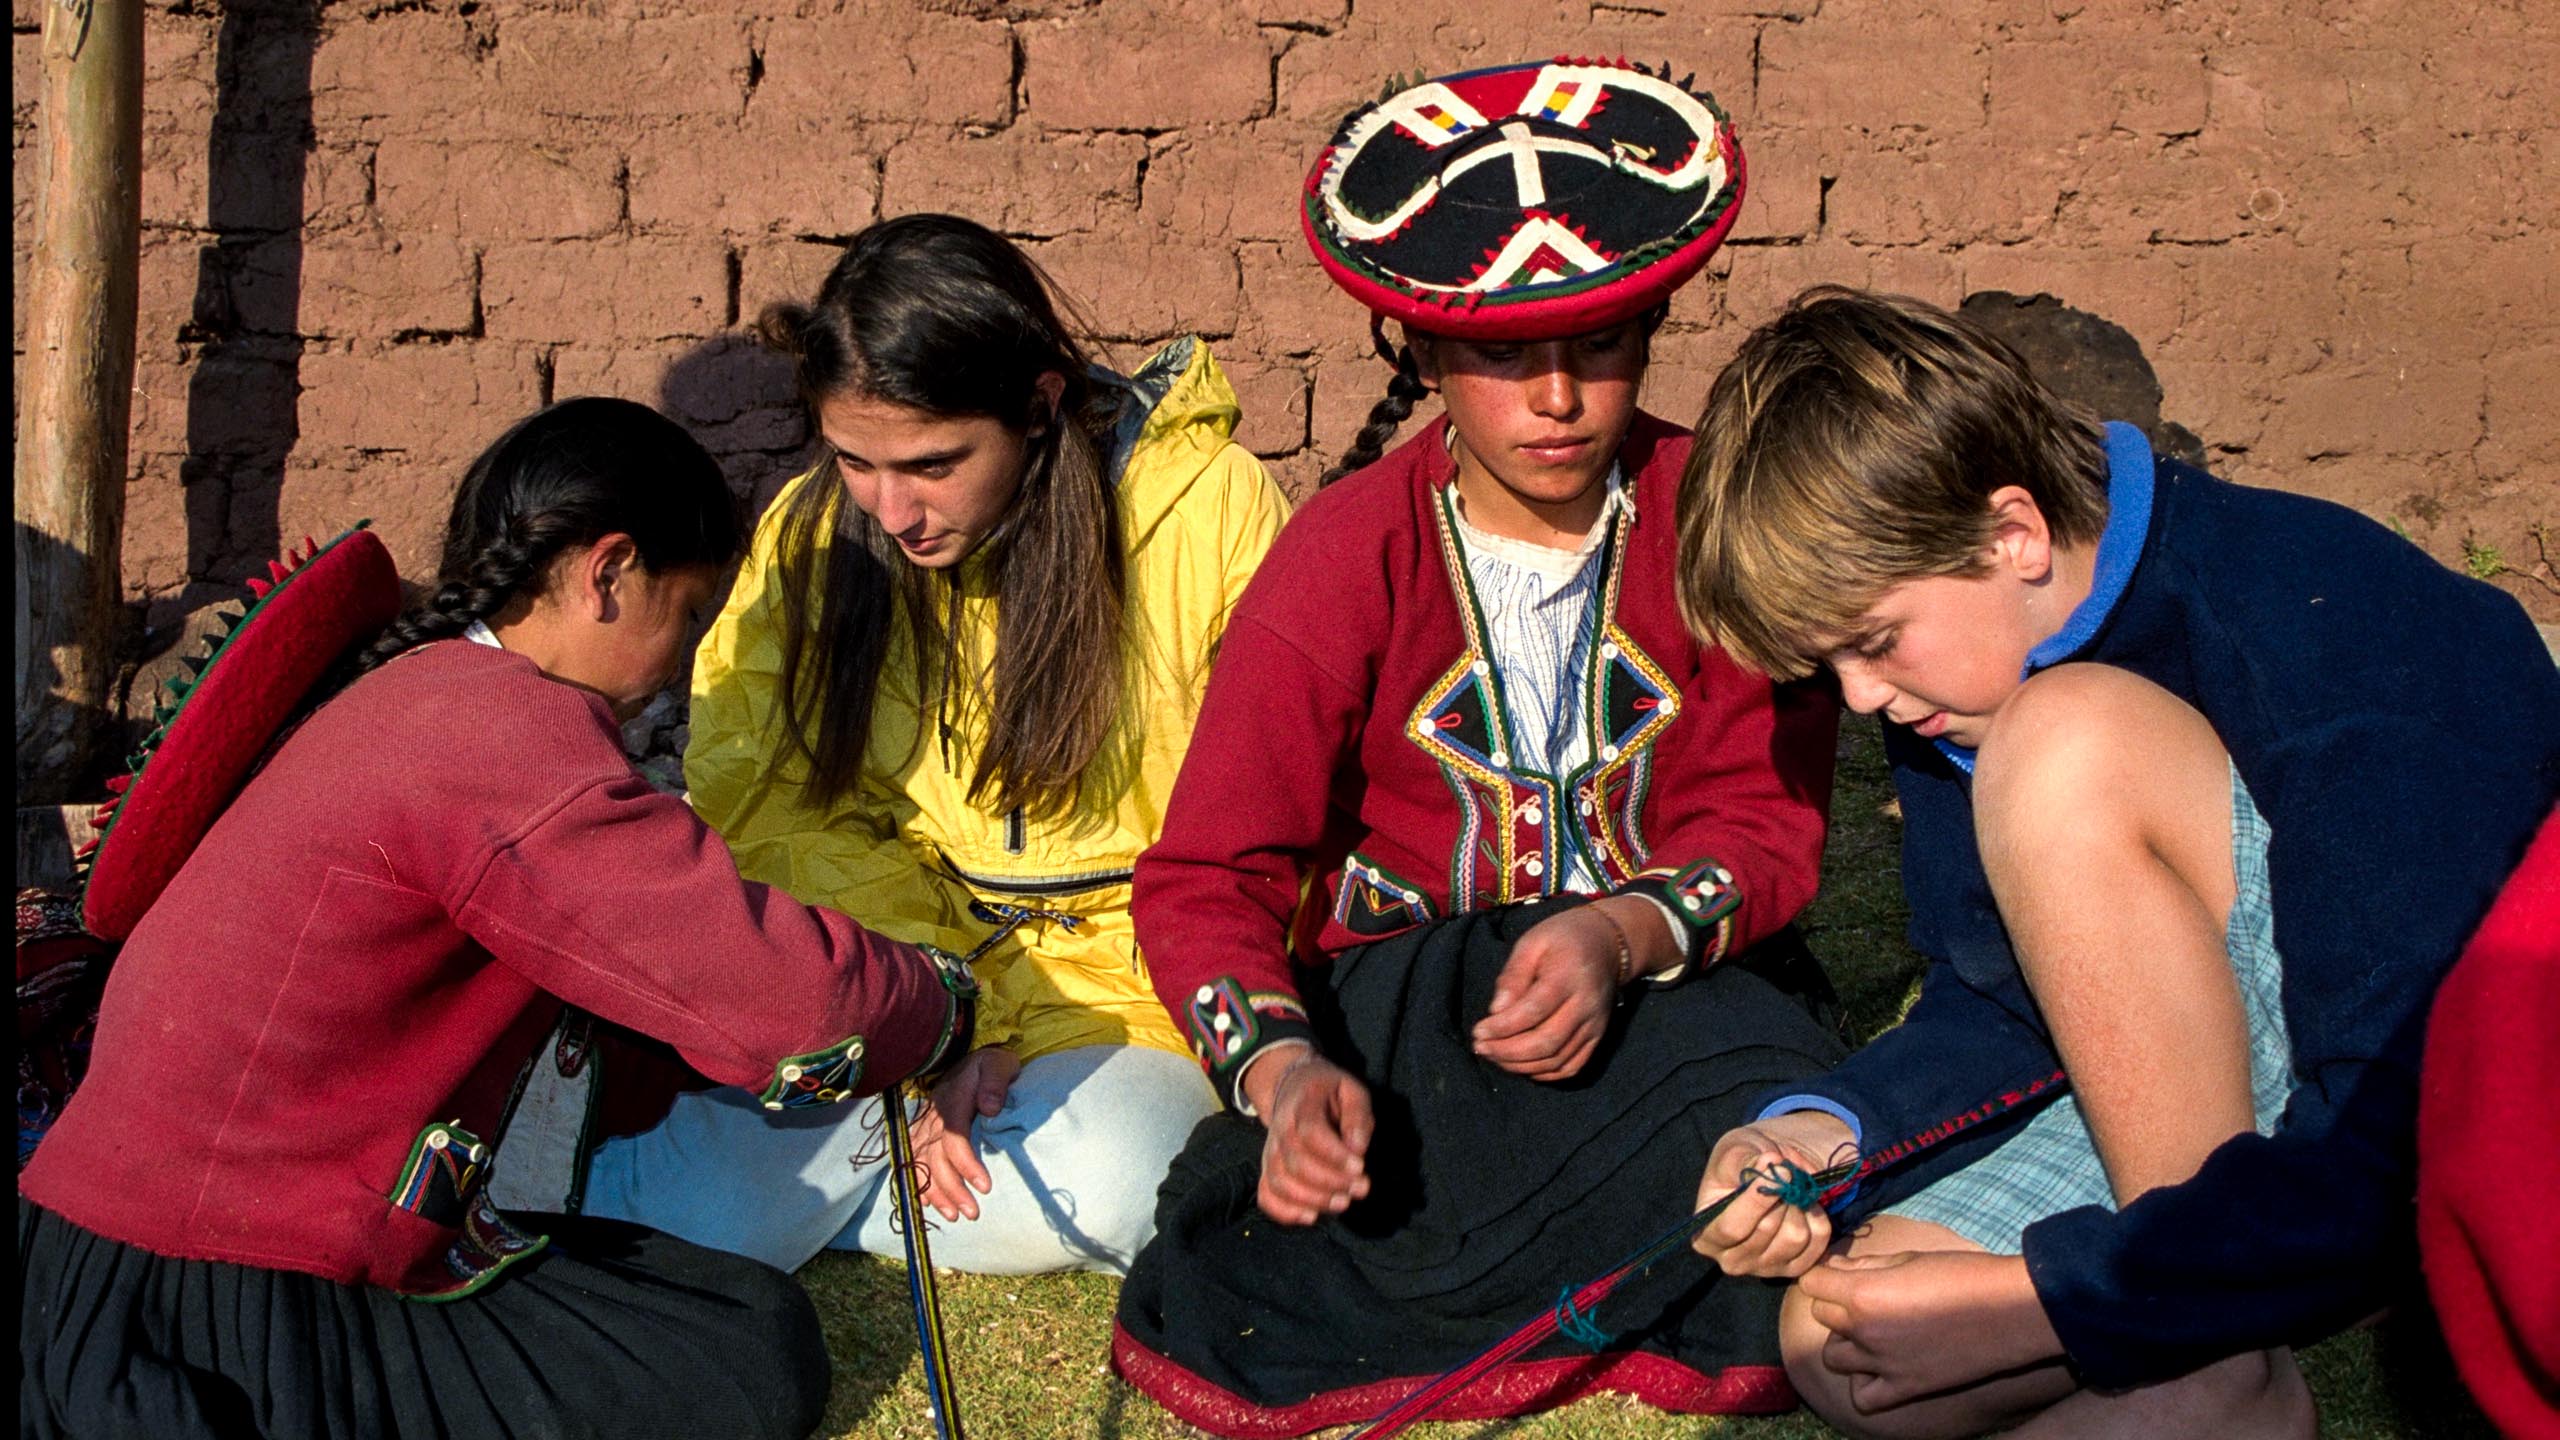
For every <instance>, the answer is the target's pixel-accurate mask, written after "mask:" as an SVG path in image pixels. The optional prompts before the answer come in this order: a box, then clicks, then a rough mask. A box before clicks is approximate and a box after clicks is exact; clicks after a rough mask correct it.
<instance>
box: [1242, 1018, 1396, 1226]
mask: <svg viewBox="0 0 2560 1440" xmlns="http://www.w3.org/2000/svg"><path fill="white" fill-rule="evenodd" d="M1295 1048H1297V1049H1298V1050H1299V1051H1300V1052H1301V1053H1299V1054H1298V1055H1295V1056H1274V1057H1273V1058H1272V1059H1271V1060H1270V1061H1268V1062H1265V1063H1264V1064H1262V1065H1258V1066H1256V1067H1255V1069H1254V1071H1252V1072H1248V1073H1247V1075H1246V1077H1245V1081H1246V1085H1247V1088H1248V1089H1249V1090H1252V1091H1254V1092H1258V1093H1254V1094H1251V1095H1249V1096H1248V1097H1247V1098H1248V1099H1250V1100H1251V1101H1252V1102H1253V1108H1254V1109H1255V1111H1256V1112H1258V1113H1259V1114H1260V1115H1261V1116H1262V1123H1263V1127H1264V1129H1265V1131H1266V1133H1265V1135H1264V1138H1263V1142H1262V1187H1261V1191H1260V1193H1259V1195H1258V1196H1257V1197H1256V1198H1257V1199H1258V1200H1259V1201H1260V1202H1261V1205H1262V1213H1263V1214H1265V1215H1268V1216H1270V1217H1271V1218H1272V1219H1274V1220H1277V1221H1279V1222H1280V1223H1281V1224H1283V1225H1313V1224H1314V1223H1316V1221H1318V1220H1319V1219H1322V1218H1323V1217H1324V1216H1327V1215H1339V1214H1341V1213H1342V1212H1343V1211H1345V1210H1347V1209H1349V1208H1351V1202H1352V1201H1354V1200H1357V1199H1359V1198H1360V1197H1361V1196H1363V1195H1366V1194H1368V1193H1369V1175H1368V1170H1367V1165H1366V1159H1365V1157H1366V1156H1367V1154H1368V1150H1369V1135H1370V1132H1371V1130H1372V1129H1373V1128H1374V1121H1373V1119H1372V1117H1371V1115H1370V1111H1369V1091H1368V1088H1367V1087H1365V1086H1363V1085H1362V1084H1361V1083H1360V1082H1359V1081H1358V1080H1356V1079H1354V1078H1353V1077H1352V1075H1351V1072H1349V1071H1347V1070H1345V1069H1343V1068H1342V1067H1341V1066H1339V1065H1336V1064H1334V1063H1333V1062H1332V1061H1330V1060H1327V1059H1325V1058H1324V1057H1323V1056H1322V1055H1319V1054H1317V1053H1316V1052H1315V1047H1313V1046H1299V1047H1295ZM1275 1067H1276V1068H1275ZM1264 1073H1269V1074H1270V1077H1271V1078H1269V1079H1267V1080H1266V1079H1264V1078H1263V1075H1264Z"/></svg>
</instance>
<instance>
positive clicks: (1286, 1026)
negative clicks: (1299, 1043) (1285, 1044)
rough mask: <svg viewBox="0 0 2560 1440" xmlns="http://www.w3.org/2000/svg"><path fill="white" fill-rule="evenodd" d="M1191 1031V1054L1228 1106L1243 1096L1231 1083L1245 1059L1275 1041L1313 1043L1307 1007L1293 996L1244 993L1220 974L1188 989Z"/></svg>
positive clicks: (1187, 1017) (1239, 1075)
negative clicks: (1203, 983)
mask: <svg viewBox="0 0 2560 1440" xmlns="http://www.w3.org/2000/svg"><path fill="white" fill-rule="evenodd" d="M1183 1019H1184V1022H1185V1028H1187V1029H1189V1030H1190V1032H1191V1052H1192V1053H1193V1054H1195V1055H1197V1056H1199V1057H1200V1063H1201V1064H1202V1065H1203V1066H1206V1067H1207V1068H1208V1071H1209V1083H1210V1084H1211V1085H1212V1086H1214V1087H1216V1089H1217V1092H1218V1098H1219V1099H1220V1100H1223V1101H1225V1102H1226V1103H1227V1105H1228V1107H1229V1108H1230V1109H1234V1108H1239V1107H1240V1105H1241V1102H1242V1100H1243V1095H1242V1093H1241V1092H1240V1091H1238V1090H1237V1088H1236V1082H1237V1081H1238V1080H1239V1079H1241V1078H1242V1077H1243V1075H1244V1067H1245V1063H1246V1062H1247V1061H1249V1060H1251V1059H1252V1058H1253V1057H1254V1056H1255V1055H1256V1054H1258V1053H1260V1052H1261V1051H1262V1050H1263V1049H1265V1048H1266V1047H1268V1046H1269V1045H1271V1044H1272V1042H1274V1041H1278V1040H1305V1041H1308V1042H1309V1043H1313V1042H1314V1040H1315V1037H1316V1032H1315V1027H1314V1026H1312V1025H1309V1024H1308V1023H1307V1007H1306V1006H1304V1005H1301V1004H1299V1003H1298V997H1296V996H1294V995H1283V994H1281V993H1279V992H1278V991H1274V990H1256V991H1253V992H1251V993H1247V992H1246V990H1245V988H1244V986H1242V985H1240V984H1238V983H1236V980H1235V977H1233V976H1231V975H1230V976H1221V977H1220V978H1218V979H1216V980H1213V981H1211V982H1210V983H1208V984H1206V985H1203V986H1201V987H1200V988H1199V989H1198V990H1196V991H1194V992H1192V996H1191V1004H1190V1006H1189V1008H1188V1010H1187V1011H1186V1013H1185V1014H1184V1016H1183Z"/></svg>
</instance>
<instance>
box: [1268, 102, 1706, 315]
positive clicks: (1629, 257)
mask: <svg viewBox="0 0 2560 1440" xmlns="http://www.w3.org/2000/svg"><path fill="white" fill-rule="evenodd" d="M1741 200H1742V147H1741V146H1740V145H1739V144H1737V143H1736V142H1735V140H1734V137H1733V125H1732V123H1731V122H1730V121H1729V120H1727V119H1726V118H1725V115H1724V112H1723V111H1722V110H1720V109H1718V108H1717V106H1716V102H1715V99H1714V97H1712V96H1710V95H1706V94H1703V93H1701V92H1698V91H1695V90H1692V89H1690V88H1689V86H1688V85H1687V84H1685V83H1674V82H1673V81H1672V80H1671V78H1670V72H1669V69H1668V67H1666V68H1665V69H1663V70H1662V71H1660V72H1654V71H1649V70H1645V69H1643V68H1642V67H1640V66H1635V65H1630V64H1628V63H1627V62H1625V61H1624V60H1617V61H1609V60H1580V59H1559V60H1550V61H1537V62H1530V63H1526V64H1518V65H1505V66H1500V67H1498V68H1495V69H1491V70H1473V71H1469V72H1467V73H1465V74H1461V75H1450V76H1444V77H1442V78H1440V79H1437V80H1426V81H1421V82H1418V83H1414V84H1410V85H1405V86H1403V87H1401V88H1397V89H1393V90H1391V91H1390V92H1389V93H1388V94H1387V95H1386V96H1385V98H1383V99H1381V100H1379V101H1378V102H1377V103H1376V104H1374V105H1369V106H1366V107H1364V108H1362V109H1360V110H1358V111H1355V112H1353V114H1352V115H1351V116H1350V117H1349V118H1348V119H1346V120H1344V121H1343V123H1342V128H1341V129H1340V130H1339V131H1337V132H1336V133H1335V135H1334V138H1333V141H1332V143H1331V144H1329V145H1327V146H1326V147H1325V150H1324V153H1323V155H1322V156H1320V157H1318V159H1317V161H1316V164H1315V169H1314V170H1313V171H1312V172H1311V173H1310V174H1309V175H1308V176H1307V185H1306V199H1305V203H1304V205H1303V206H1302V207H1301V211H1300V214H1301V218H1302V220H1303V221H1304V224H1305V228H1306V235H1307V243H1308V244H1309V245H1310V246H1312V247H1314V249H1315V252H1316V259H1317V260H1318V261H1319V262H1321V263H1322V264H1323V266H1324V268H1325V272H1326V273H1327V274H1329V275H1331V276H1332V277H1333V279H1334V282H1335V283H1336V284H1338V285H1340V286H1341V287H1342V288H1343V289H1345V290H1348V291H1350V292H1351V294H1352V295H1353V296H1355V297H1357V298H1358V299H1359V300H1360V302H1361V303H1362V304H1364V305H1367V306H1368V307H1369V308H1370V310H1372V311H1373V312H1375V313H1376V314H1378V315H1379V316H1381V317H1383V318H1385V319H1389V320H1400V321H1403V322H1404V323H1406V324H1408V325H1411V326H1413V327H1415V328H1416V329H1419V330H1424V331H1428V332H1430V333H1432V334H1435V335H1448V336H1454V337H1459V338H1463V339H1472V340H1544V339H1555V338H1560V337H1563V336H1568V335H1579V334H1583V333H1586V332H1588V331H1592V330H1601V329H1606V328H1607V327H1609V326H1611V325H1615V324H1617V323H1619V322H1620V321H1623V320H1627V319H1631V318H1633V317H1635V316H1637V315H1641V314H1643V313H1644V312H1645V311H1647V310H1650V309H1652V308H1653V307H1654V306H1656V305H1659V304H1661V303H1662V302H1663V301H1664V300H1666V299H1668V298H1669V297H1670V295H1671V292H1673V291H1674V290H1677V289H1679V288H1680V286H1681V285H1683V284H1685V283H1687V281H1688V280H1689V278H1690V277H1691V276H1693V275H1696V274H1697V273H1698V270H1699V268H1700V267H1701V266H1703V265H1705V264H1706V263H1707V257H1708V256H1709V255H1710V254H1712V253H1714V251H1715V248H1716V246H1717V245H1719V244H1721V243H1722V242H1723V240H1724V237H1725V232H1726V231H1728V230H1730V229H1731V228H1732V227H1733V221H1734V217H1735V215H1736V214H1737V213H1738V207H1739V205H1740V203H1741Z"/></svg>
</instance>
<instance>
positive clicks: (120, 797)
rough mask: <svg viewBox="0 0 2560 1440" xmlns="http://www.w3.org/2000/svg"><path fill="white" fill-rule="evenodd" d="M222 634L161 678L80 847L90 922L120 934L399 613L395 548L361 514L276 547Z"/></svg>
mask: <svg viewBox="0 0 2560 1440" xmlns="http://www.w3.org/2000/svg"><path fill="white" fill-rule="evenodd" d="M249 590H250V597H251V598H250V603H249V607H248V609H247V610H246V611H244V612H242V613H241V614H240V615H238V616H235V617H233V618H232V619H231V621H230V631H229V633H228V634H226V635H224V636H222V637H220V638H218V639H216V640H215V641H214V642H213V644H212V645H211V646H210V647H209V648H208V649H207V650H206V652H205V654H203V655H201V656H198V657H195V658H193V659H190V660H189V661H188V662H187V664H188V667H189V669H190V671H191V672H192V673H189V674H185V675H181V676H179V677H177V678H176V679H174V680H171V681H170V682H169V686H168V688H169V700H168V702H167V703H166V704H164V705H163V706H162V707H161V709H160V711H159V713H158V715H157V716H156V717H155V723H154V724H153V727H152V731H151V735H150V737H149V738H148V739H146V740H145V741H144V742H143V748H142V750H141V752H140V753H138V754H136V755H135V756H134V757H133V760H132V762H131V764H130V766H129V767H128V773H126V774H123V775H119V776H117V777H116V778H115V779H113V780H110V781H108V782H107V788H108V789H110V790H112V791H114V792H116V794H115V798H114V799H112V800H110V801H108V802H107V803H106V805H105V806H104V807H102V808H101V809H100V810H99V811H98V817H97V823H98V838H97V839H96V840H95V841H93V842H91V844H90V846H89V848H88V850H87V851H86V852H84V855H83V857H82V858H83V862H84V867H85V870H86V879H85V898H84V900H83V905H82V909H83V913H84V915H85V917H86V919H87V921H88V926H89V930H90V933H92V934H94V935H96V936H98V937H99V938H101V939H104V940H114V941H121V940H123V939H124V938H125V937H126V936H128V935H130V934H132V933H133V927H134V926H135V924H137V923H138V922H139V921H140V920H141V919H142V913H143V912H144V911H145V910H148V909H150V908H151V902H152V901H154V900H157V899H158V898H160V892H161V891H162V890H164V889H166V888H168V884H169V881H170V879H171V877H173V876H175V875H176V874H177V873H178V867H179V866H180V865H182V864H184V863H186V859H187V856H188V855H189V854H191V853H193V852H194V850H195V848H196V845H197V843H198V842H199V841H201V840H203V839H204V835H205V831H207V830H209V829H211V828H212V826H213V822H214V817H216V816H218V815H220V814H221V813H222V811H223V807H225V806H227V805H229V804H230V803H231V797H232V796H234V795H236V794H238V793H239V791H240V786H241V784H242V783H243V782H244V781H246V780H247V779H248V776H249V770H250V767H252V766H253V765H255V764H256V763H257V760H258V757H259V756H261V755H263V754H265V753H266V749H267V745H268V744H269V742H271V741H273V740H274V739H275V736H276V732H277V731H278V730H280V729H281V728H283V726H284V723H285V721H286V719H287V718H288V717H290V716H291V715H292V714H293V713H294V712H295V710H297V709H298V708H299V707H300V706H301V704H302V702H303V700H304V698H305V697H306V696H308V695H309V694H310V693H311V687H312V686H314V685H316V684H318V683H319V681H320V677H321V676H322V675H323V674H325V673H327V671H328V669H329V667H330V666H332V665H333V664H335V663H337V660H338V657H339V656H341V655H344V654H345V653H346V652H347V649H348V647H350V646H352V645H354V644H355V643H356V642H358V641H360V640H364V639H367V638H370V637H371V636H373V635H375V634H377V633H379V632H380V631H381V630H382V628H383V627H384V626H386V625H388V624H390V623H391V621H392V619H393V618H394V617H395V616H397V615H398V614H399V613H400V577H399V574H398V572H397V571H395V570H394V569H393V567H392V564H391V552H390V551H389V550H387V549H384V548H383V544H382V541H381V540H380V539H378V538H376V537H375V535H374V534H373V532H372V531H370V530H367V529H365V528H364V526H363V525H361V524H359V525H358V526H357V527H356V528H355V529H353V530H350V531H348V532H347V533H346V534H344V535H341V536H339V537H338V538H337V539H335V540H332V541H330V542H329V543H328V544H326V545H318V546H315V545H313V544H312V542H311V541H310V540H309V539H308V538H306V539H304V541H303V542H302V548H301V549H300V550H298V551H296V552H294V553H292V554H290V555H288V556H286V557H285V558H284V559H283V560H277V561H270V562H268V565H267V578H266V579H264V580H251V581H250V582H249Z"/></svg>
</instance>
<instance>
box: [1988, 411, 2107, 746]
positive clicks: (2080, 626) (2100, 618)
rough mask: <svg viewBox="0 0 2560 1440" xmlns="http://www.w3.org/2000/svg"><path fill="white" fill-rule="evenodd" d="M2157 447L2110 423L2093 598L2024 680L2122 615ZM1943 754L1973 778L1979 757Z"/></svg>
mask: <svg viewBox="0 0 2560 1440" xmlns="http://www.w3.org/2000/svg"><path fill="white" fill-rule="evenodd" d="M2151 474H2152V460H2151V442H2150V441H2148V440H2146V439H2144V438H2143V435H2142V432H2141V431H2140V430H2138V429H2135V428H2134V427H2133V426H2131V425H2127V424H2125V423H2124V422H2123V421H2121V420H2110V421H2108V422H2107V528H2106V529H2105V530H2104V531H2103V532H2101V533H2100V534H2099V536H2098V557H2097V561H2096V564H2095V565H2094V567H2093V568H2092V569H2091V571H2090V575H2089V593H2088V595H2087V596H2085V597H2083V598H2082V600H2081V601H2080V603H2079V604H2077V605H2074V606H2072V607H2071V613H2070V615H2068V616H2067V617H2065V618H2064V620H2063V622H2062V628H2061V629H2059V630H2056V631H2054V632H2053V633H2052V634H2051V635H2048V636H2046V637H2045V638H2044V639H2043V640H2041V641H2039V642H2037V644H2036V648H2034V649H2033V650H2030V651H2028V652H2027V663H2026V664H2025V665H2024V666H2022V667H2020V669H2019V671H2018V678H2019V679H2021V680H2024V679H2026V678H2027V677H2028V676H2030V675H2033V674H2034V673H2036V672H2037V671H2039V670H2043V669H2047V668H2050V667H2052V666H2055V665H2059V664H2061V663H2062V662H2063V661H2065V660H2068V659H2070V658H2071V657H2072V656H2073V655H2075V654H2078V653H2079V652H2080V650H2081V648H2082V647H2084V646H2086V645H2087V644H2088V643H2089V642H2090V641H2091V640H2094V639H2096V638H2097V635H2098V628H2099V627H2100V626H2102V625H2104V624H2106V623H2107V617H2108V616H2110V615H2113V614H2114V613H2115V610H2116V602H2117V601H2119V600H2122V599H2123V598H2124V591H2125V587H2126V586H2127V585H2130V584H2132V583H2133V569H2134V566H2135V565H2136V564H2138V563H2140V562H2141V559H2142V545H2143V542H2144V541H2145V540H2147V539H2149V538H2150V536H2151ZM1937 746H1938V749H1939V751H1940V752H1941V753H1942V754H1944V755H1945V756H1946V757H1947V758H1948V759H1949V760H1952V761H1954V762H1955V765H1956V768H1957V769H1959V770H1962V771H1963V772H1964V773H1966V774H1967V775H1970V774H1972V773H1973V751H1971V750H1970V749H1967V748H1966V747H1964V746H1962V745H1958V744H1955V743H1954V742H1952V741H1949V740H1943V739H1942V740H1939V741H1938V742H1937Z"/></svg>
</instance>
